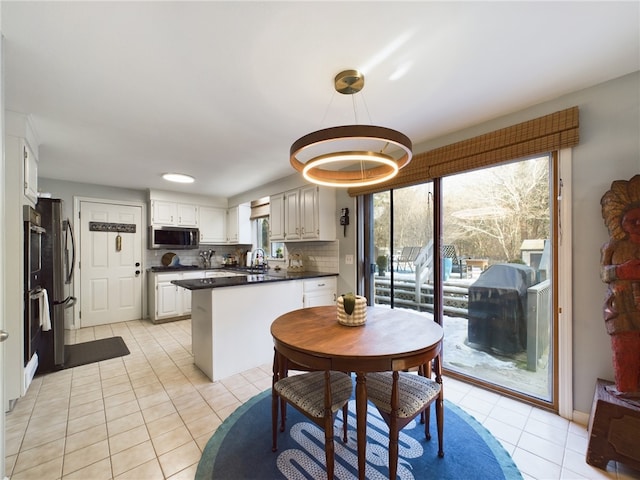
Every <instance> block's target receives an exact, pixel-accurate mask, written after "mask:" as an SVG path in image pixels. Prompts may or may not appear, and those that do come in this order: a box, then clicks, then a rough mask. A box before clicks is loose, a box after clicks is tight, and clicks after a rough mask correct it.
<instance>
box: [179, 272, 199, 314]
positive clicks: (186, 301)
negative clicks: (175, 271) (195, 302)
mask: <svg viewBox="0 0 640 480" xmlns="http://www.w3.org/2000/svg"><path fill="white" fill-rule="evenodd" d="M204 277H205V272H204V271H200V272H188V273H183V274H182V280H192V279H194V278H204ZM178 291H179V292H180V294H181V303H182V305H181V309H180V314H181V315H189V314H190V313H191V290H189V289H188V288H182V287H178Z"/></svg>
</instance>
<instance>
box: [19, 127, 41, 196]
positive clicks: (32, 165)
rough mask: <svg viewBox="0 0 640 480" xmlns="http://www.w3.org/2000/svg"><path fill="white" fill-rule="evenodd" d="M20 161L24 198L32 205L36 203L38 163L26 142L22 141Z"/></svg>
mask: <svg viewBox="0 0 640 480" xmlns="http://www.w3.org/2000/svg"><path fill="white" fill-rule="evenodd" d="M22 160H23V162H24V167H23V168H24V170H23V172H24V178H23V180H24V196H25V197H27V199H29V200H30V201H31V202H32V203H34V204H35V203H36V202H37V201H38V161H37V159H36V156H35V155H34V154H33V152H32V151H31V148H29V144H28V143H27V142H26V141H24V140H23V141H22Z"/></svg>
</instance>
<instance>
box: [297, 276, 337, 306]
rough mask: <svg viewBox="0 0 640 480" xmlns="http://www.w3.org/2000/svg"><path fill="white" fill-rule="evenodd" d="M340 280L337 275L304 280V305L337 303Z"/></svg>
mask: <svg viewBox="0 0 640 480" xmlns="http://www.w3.org/2000/svg"><path fill="white" fill-rule="evenodd" d="M337 285H338V281H337V280H336V278H335V277H322V278H314V279H310V280H305V281H304V282H303V287H302V289H303V305H304V307H321V306H325V305H335V304H336V299H337V295H338V294H337Z"/></svg>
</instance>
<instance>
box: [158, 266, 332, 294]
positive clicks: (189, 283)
mask: <svg viewBox="0 0 640 480" xmlns="http://www.w3.org/2000/svg"><path fill="white" fill-rule="evenodd" d="M189 270H193V269H189ZM209 270H216V271H225V270H229V271H231V272H234V273H238V272H242V270H234V269H223V268H213V269H209ZM163 271H164V270H163ZM244 273H246V275H235V276H233V277H212V278H194V279H191V280H174V281H172V282H171V283H173V284H174V285H178V286H179V287H183V288H186V289H187V290H203V289H207V288H221V287H236V286H239V285H256V284H259V283H270V282H283V281H289V280H305V279H307V278H317V277H335V276H337V275H338V274H337V273H328V272H296V273H292V272H287V271H286V269H282V270H280V271H276V270H274V269H270V270H268V271H267V272H266V273H262V272H260V273H248V272H246V270H245V271H244Z"/></svg>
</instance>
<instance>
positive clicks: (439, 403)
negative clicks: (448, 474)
mask: <svg viewBox="0 0 640 480" xmlns="http://www.w3.org/2000/svg"><path fill="white" fill-rule="evenodd" d="M436 422H437V424H438V456H439V457H440V458H442V457H444V448H443V438H444V437H443V432H444V400H443V399H442V395H440V396H439V397H438V399H437V400H436Z"/></svg>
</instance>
